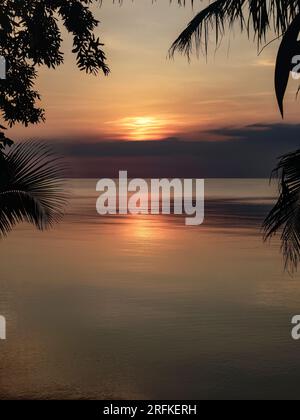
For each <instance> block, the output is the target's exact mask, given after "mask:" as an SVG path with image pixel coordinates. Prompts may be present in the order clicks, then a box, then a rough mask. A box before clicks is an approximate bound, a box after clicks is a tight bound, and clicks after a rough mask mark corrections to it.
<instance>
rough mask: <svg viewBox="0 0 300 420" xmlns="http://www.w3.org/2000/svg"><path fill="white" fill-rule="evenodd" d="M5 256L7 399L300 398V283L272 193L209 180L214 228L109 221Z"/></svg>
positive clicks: (79, 191)
mask: <svg viewBox="0 0 300 420" xmlns="http://www.w3.org/2000/svg"><path fill="white" fill-rule="evenodd" d="M68 183H69V189H70V191H71V200H70V204H69V206H68V209H67V214H66V216H65V218H64V220H63V221H62V223H61V224H60V225H58V226H57V227H56V228H55V229H53V230H51V231H49V232H44V233H41V232H38V231H36V230H34V228H32V227H30V226H29V225H21V226H19V227H18V228H17V229H16V230H15V231H14V232H13V233H12V234H11V235H9V237H8V238H7V239H5V240H3V241H2V242H1V243H0V247H1V248H0V250H1V257H0V261H1V282H0V314H1V315H4V316H5V317H6V319H7V340H6V341H0V398H2V399H4V398H34V399H41V398H63V399H70V398H82V399H92V398H97V399H233V398H234V399H245V398H246V399H261V398H263V399H278V398H280V399H294V398H296V399H298V398H299V397H300V390H299V381H300V358H299V354H300V342H296V341H293V340H292V339H291V318H292V317H293V316H294V315H295V314H299V313H300V278H299V275H295V276H294V277H290V276H289V275H288V274H286V273H284V272H283V264H282V259H281V256H280V253H279V244H278V242H277V241H274V242H273V243H272V244H270V245H269V244H264V243H263V241H262V237H261V232H260V228H261V223H262V220H263V218H264V216H265V215H266V214H267V212H268V210H269V209H270V207H271V205H272V203H273V199H274V197H275V196H276V188H275V187H274V186H273V187H270V186H269V183H268V180H257V179H256V180H238V179H234V180H233V179H232V180H221V179H219V180H207V181H206V200H205V222H204V224H203V225H202V226H198V227H186V226H185V224H184V220H183V218H182V217H178V216H176V217H175V216H150V215H143V216H110V217H100V216H99V215H98V214H97V213H96V209H95V204H96V199H97V193H96V191H95V186H96V180H70V181H69V182H68Z"/></svg>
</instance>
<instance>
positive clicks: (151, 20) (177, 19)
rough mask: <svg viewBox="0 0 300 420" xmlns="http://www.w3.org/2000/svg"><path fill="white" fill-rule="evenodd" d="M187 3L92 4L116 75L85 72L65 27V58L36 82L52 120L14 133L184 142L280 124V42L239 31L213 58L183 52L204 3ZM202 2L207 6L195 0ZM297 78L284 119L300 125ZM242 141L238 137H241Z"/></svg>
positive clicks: (212, 50)
mask: <svg viewBox="0 0 300 420" xmlns="http://www.w3.org/2000/svg"><path fill="white" fill-rule="evenodd" d="M195 3H196V4H195V7H194V11H193V9H192V8H191V7H190V6H187V7H185V8H184V7H179V6H178V5H177V3H176V2H174V3H173V4H171V5H170V4H169V2H168V1H166V0H158V1H157V2H154V3H152V1H151V0H138V1H134V2H132V1H131V0H124V2H123V5H122V6H121V7H120V6H119V5H118V4H113V1H112V0H104V1H103V5H102V7H100V6H97V5H95V6H94V7H93V9H94V13H95V16H96V17H97V18H98V19H99V20H100V21H101V25H100V26H99V28H98V30H97V33H98V34H99V36H100V37H101V40H102V41H103V42H104V43H105V51H106V54H107V58H108V63H109V66H110V68H111V74H110V75H109V76H108V77H104V76H102V75H101V76H100V77H93V76H87V75H86V74H85V73H81V72H80V71H79V70H78V69H77V68H76V65H75V59H74V57H73V56H72V53H71V52H70V51H71V47H72V43H71V38H70V37H69V36H68V35H66V34H65V33H64V53H65V64H64V65H63V66H61V67H60V68H59V69H57V70H46V69H40V72H39V80H38V89H39V90H40V92H41V94H42V106H44V107H45V109H46V118H47V121H46V123H45V124H41V125H39V126H36V127H28V128H26V129H25V128H23V127H20V126H16V127H15V128H13V129H12V130H11V131H10V136H11V137H12V138H13V139H16V140H17V139H20V138H21V139H26V138H32V137H34V138H40V139H49V140H51V141H57V142H60V141H64V142H72V143H74V142H80V143H82V142H87V143H95V142H106V141H107V140H120V141H126V140H127V141H133V140H135V141H145V140H148V141H149V140H163V139H166V138H176V139H180V140H183V141H186V140H192V141H207V140H211V141H212V140H217V141H224V139H232V138H233V137H232V136H229V137H228V133H227V131H228V129H240V128H241V129H244V128H245V127H247V126H251V125H254V124H267V125H268V126H269V125H273V124H277V123H281V119H280V114H279V112H278V109H277V106H276V101H275V95H274V86H273V78H274V76H273V74H274V60H275V57H276V49H277V48H278V42H274V43H273V44H272V45H271V46H269V47H268V48H267V49H266V50H265V51H264V52H263V54H262V55H260V56H258V55H257V46H256V44H255V43H252V42H250V41H248V40H247V39H246V37H245V36H241V35H240V33H239V31H238V28H236V30H235V32H231V34H230V36H228V37H226V38H224V40H223V43H222V45H221V47H220V48H219V49H218V51H217V52H215V46H214V44H213V42H212V43H211V47H210V53H209V57H208V60H207V62H206V60H205V57H202V56H200V58H199V60H197V58H196V57H193V58H192V61H191V62H190V63H188V62H187V59H186V58H185V57H180V56H179V55H177V56H176V57H175V59H174V60H169V59H168V58H167V53H168V48H169V47H170V45H171V43H172V41H173V40H174V39H175V38H176V37H177V35H178V34H179V32H180V31H181V30H182V29H183V28H184V27H185V25H186V24H187V22H188V21H189V20H190V19H191V18H192V17H193V15H194V13H195V12H197V11H198V10H199V8H200V7H203V4H205V2H200V1H199V2H195ZM197 3H199V5H197ZM297 87H298V85H297V82H296V81H292V82H291V86H290V89H289V92H288V95H287V101H286V120H285V123H289V124H290V123H296V122H298V120H299V119H298V113H299V110H300V104H299V103H297V102H296V100H295V92H296V90H297ZM234 138H236V135H235V136H234Z"/></svg>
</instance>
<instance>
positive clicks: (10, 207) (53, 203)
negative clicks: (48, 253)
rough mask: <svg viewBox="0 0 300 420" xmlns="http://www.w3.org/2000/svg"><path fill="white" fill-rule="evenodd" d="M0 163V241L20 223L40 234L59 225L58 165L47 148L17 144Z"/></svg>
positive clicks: (62, 203)
mask: <svg viewBox="0 0 300 420" xmlns="http://www.w3.org/2000/svg"><path fill="white" fill-rule="evenodd" d="M0 160H1V165H0V237H1V236H5V235H7V234H8V233H9V232H10V231H11V229H12V228H13V227H14V226H15V225H16V224H17V223H20V222H29V223H32V224H33V225H35V226H36V227H37V228H38V229H40V230H43V229H46V228H48V227H51V226H52V225H53V224H54V223H56V222H57V221H59V220H60V218H61V217H62V215H63V210H64V207H65V205H66V200H67V196H66V194H65V192H64V188H63V185H64V184H63V181H62V174H63V172H62V171H63V167H62V163H61V161H60V159H59V158H57V157H56V156H55V155H54V154H53V153H52V152H51V150H50V149H49V147H47V146H45V145H43V144H38V143H34V142H26V143H20V144H17V145H15V146H14V147H12V148H11V149H10V150H9V152H8V154H3V153H0Z"/></svg>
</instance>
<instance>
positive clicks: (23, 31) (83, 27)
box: [0, 0, 109, 126]
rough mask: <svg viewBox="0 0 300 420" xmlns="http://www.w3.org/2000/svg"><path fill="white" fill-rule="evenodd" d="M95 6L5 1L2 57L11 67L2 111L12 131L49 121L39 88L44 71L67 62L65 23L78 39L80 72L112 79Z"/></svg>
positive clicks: (0, 1)
mask: <svg viewBox="0 0 300 420" xmlns="http://www.w3.org/2000/svg"><path fill="white" fill-rule="evenodd" d="M92 3H93V0H0V6H1V8H0V56H3V57H5V59H6V61H7V79H6V80H0V111H1V112H2V116H3V119H4V120H5V122H7V123H8V125H9V126H12V125H13V124H15V123H21V124H24V125H25V126H27V125H29V124H36V123H39V122H41V121H43V120H44V118H45V115H44V110H43V109H42V108H40V107H38V106H37V101H38V100H39V99H40V95H39V93H38V92H37V91H36V90H35V88H34V84H35V80H36V77H37V69H38V67H39V66H43V65H45V66H47V67H49V68H56V67H57V66H59V65H60V64H62V62H63V53H62V49H61V46H62V45H61V44H62V37H61V31H60V28H59V20H61V21H62V23H63V25H64V26H65V28H66V29H67V31H68V32H69V33H71V34H72V36H73V43H74V47H73V52H74V53H75V54H76V57H77V64H78V67H79V69H80V70H82V71H86V72H87V73H91V74H98V73H99V71H102V72H103V73H104V74H108V72H109V69H108V67H107V65H106V57H105V54H104V52H103V49H102V47H103V44H102V43H101V42H100V40H99V39H97V38H96V37H95V35H94V30H95V28H96V27H97V26H98V24H99V22H98V21H97V20H96V19H95V18H94V16H93V14H92V12H91V10H90V6H91V4H92Z"/></svg>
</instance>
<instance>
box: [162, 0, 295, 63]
mask: <svg viewBox="0 0 300 420" xmlns="http://www.w3.org/2000/svg"><path fill="white" fill-rule="evenodd" d="M200 1H203V0H200ZM179 3H182V4H185V2H179ZM299 13H300V2H299V1H297V0H215V1H214V2H213V3H211V4H209V5H208V6H207V7H205V8H204V9H203V10H201V11H200V12H199V13H198V14H197V15H196V16H195V17H194V19H193V20H192V21H191V22H190V23H189V24H188V26H187V27H186V29H185V30H184V31H182V32H181V34H180V35H179V36H178V38H177V39H176V40H175V42H174V43H173V44H172V46H171V48H170V55H171V56H173V55H174V54H175V52H176V51H179V52H180V53H183V54H186V55H187V56H190V54H191V52H192V51H193V47H195V49H196V51H197V52H199V50H200V49H202V50H204V51H205V52H207V50H208V44H209V39H210V38H209V36H210V33H211V32H212V31H214V33H215V42H216V45H218V43H219V41H220V39H221V38H222V37H223V35H224V34H225V30H226V28H229V29H230V28H232V27H233V25H235V24H238V25H239V27H240V30H241V31H242V32H243V31H246V32H247V34H248V36H249V37H250V36H251V34H253V36H254V38H255V39H256V40H257V43H258V46H259V45H261V44H262V43H263V42H265V40H266V37H267V34H268V32H269V31H270V32H272V33H275V35H277V36H280V35H282V34H284V33H285V32H286V30H287V29H288V27H289V26H290V24H291V23H292V21H293V20H294V19H295V17H296V16H297V15H298V14H299Z"/></svg>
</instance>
